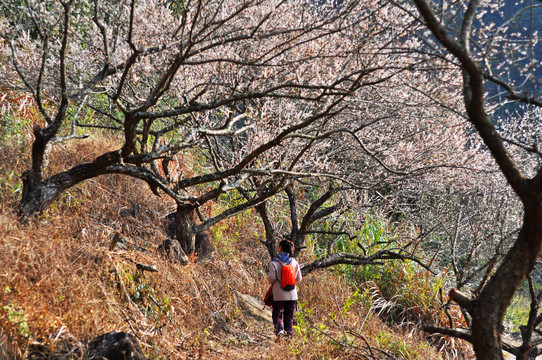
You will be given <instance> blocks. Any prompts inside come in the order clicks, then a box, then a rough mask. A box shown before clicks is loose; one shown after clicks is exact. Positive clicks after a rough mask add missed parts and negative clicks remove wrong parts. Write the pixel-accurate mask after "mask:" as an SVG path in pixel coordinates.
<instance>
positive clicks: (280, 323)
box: [273, 300, 297, 336]
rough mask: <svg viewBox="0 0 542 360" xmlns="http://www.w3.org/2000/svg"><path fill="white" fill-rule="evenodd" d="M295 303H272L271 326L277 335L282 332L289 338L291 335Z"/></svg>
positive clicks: (293, 301)
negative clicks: (273, 326)
mask: <svg viewBox="0 0 542 360" xmlns="http://www.w3.org/2000/svg"><path fill="white" fill-rule="evenodd" d="M296 305H297V301H295V300H292V301H273V325H275V331H276V333H277V334H278V333H279V332H280V331H282V330H284V331H286V333H287V334H288V335H289V336H292V334H293V332H292V331H293V327H294V311H295V309H296V307H297V306H296Z"/></svg>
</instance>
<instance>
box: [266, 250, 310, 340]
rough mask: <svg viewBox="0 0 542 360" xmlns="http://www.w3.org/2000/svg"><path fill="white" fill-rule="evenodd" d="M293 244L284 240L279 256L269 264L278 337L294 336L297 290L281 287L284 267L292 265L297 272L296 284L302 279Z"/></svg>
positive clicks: (274, 321)
mask: <svg viewBox="0 0 542 360" xmlns="http://www.w3.org/2000/svg"><path fill="white" fill-rule="evenodd" d="M293 250H294V249H293V243H292V242H291V241H288V240H282V241H281V242H280V243H279V246H278V255H277V257H276V258H273V260H271V261H270V262H269V272H268V273H267V280H268V281H269V284H271V285H272V286H273V325H274V326H275V332H276V334H277V336H282V335H287V336H292V334H293V333H292V331H293V326H294V312H295V310H296V309H297V299H298V298H297V288H296V287H295V286H294V287H293V289H292V290H285V289H284V288H283V287H282V286H281V282H282V267H283V266H285V265H291V266H292V267H293V268H294V271H295V283H296V284H297V283H299V282H300V281H301V279H302V276H301V270H300V268H299V264H298V262H297V261H296V259H294V257H293Z"/></svg>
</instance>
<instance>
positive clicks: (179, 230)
mask: <svg viewBox="0 0 542 360" xmlns="http://www.w3.org/2000/svg"><path fill="white" fill-rule="evenodd" d="M195 225H196V207H195V206H193V205H187V204H182V205H177V213H176V215H175V234H176V237H177V240H178V241H179V243H181V247H182V248H183V251H184V252H185V254H186V255H190V254H193V253H194V252H195V251H196V230H195Z"/></svg>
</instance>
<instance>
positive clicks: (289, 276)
mask: <svg viewBox="0 0 542 360" xmlns="http://www.w3.org/2000/svg"><path fill="white" fill-rule="evenodd" d="M277 260H278V262H279V263H281V265H282V276H281V282H280V287H281V288H283V289H284V290H286V291H291V290H293V289H295V269H294V267H293V266H292V265H285V264H284V263H283V262H282V261H280V260H279V259H277Z"/></svg>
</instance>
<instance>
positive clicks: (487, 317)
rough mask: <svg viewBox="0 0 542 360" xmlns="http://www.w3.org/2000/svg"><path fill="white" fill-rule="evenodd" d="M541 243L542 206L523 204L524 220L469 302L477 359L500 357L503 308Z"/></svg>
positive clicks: (527, 270) (504, 311) (484, 359)
mask: <svg viewBox="0 0 542 360" xmlns="http://www.w3.org/2000/svg"><path fill="white" fill-rule="evenodd" d="M541 245H542V206H540V205H534V206H533V207H532V208H528V207H526V209H525V217H524V224H523V227H522V229H521V231H520V234H519V236H518V239H517V240H516V243H515V244H514V246H513V247H512V249H510V251H509V252H508V254H507V255H506V257H505V258H504V260H503V262H502V264H501V265H500V266H499V268H498V269H497V271H496V273H495V274H494V275H493V276H492V278H491V280H490V281H489V282H488V284H487V285H486V286H485V287H484V289H483V290H482V292H481V294H480V295H479V296H478V297H477V298H476V300H475V301H474V302H473V304H472V310H471V312H472V318H473V324H472V343H473V347H474V351H475V353H476V357H477V359H478V360H495V359H502V343H501V331H502V322H503V319H504V315H505V314H506V310H507V308H508V306H509V305H510V302H511V301H512V298H513V297H514V295H515V293H516V291H517V289H518V288H519V286H520V285H521V283H522V282H523V281H524V280H525V279H526V277H527V275H528V274H529V273H530V272H531V271H532V269H533V267H534V265H535V263H536V260H537V259H538V257H539V254H540V250H541Z"/></svg>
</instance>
